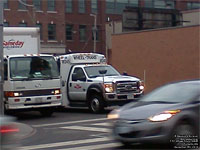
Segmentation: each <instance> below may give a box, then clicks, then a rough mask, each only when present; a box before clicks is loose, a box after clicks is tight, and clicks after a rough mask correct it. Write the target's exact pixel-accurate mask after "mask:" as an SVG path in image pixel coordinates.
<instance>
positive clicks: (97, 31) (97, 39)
mask: <svg viewBox="0 0 200 150" xmlns="http://www.w3.org/2000/svg"><path fill="white" fill-rule="evenodd" d="M94 30H95V29H94V27H93V30H92V31H93V32H92V40H93V41H94ZM99 31H100V27H99V26H97V28H96V41H99V37H100V36H99V33H100V32H99Z"/></svg>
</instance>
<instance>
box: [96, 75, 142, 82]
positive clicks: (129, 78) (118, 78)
mask: <svg viewBox="0 0 200 150" xmlns="http://www.w3.org/2000/svg"><path fill="white" fill-rule="evenodd" d="M93 81H103V77H96V78H95V79H93ZM117 81H139V79H138V78H136V77H132V76H122V75H120V76H105V77H104V82H114V83H116V82H117Z"/></svg>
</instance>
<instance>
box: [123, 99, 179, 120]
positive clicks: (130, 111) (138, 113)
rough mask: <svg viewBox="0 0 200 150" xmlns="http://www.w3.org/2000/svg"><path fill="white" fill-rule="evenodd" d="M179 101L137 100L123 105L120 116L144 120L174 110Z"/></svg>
mask: <svg viewBox="0 0 200 150" xmlns="http://www.w3.org/2000/svg"><path fill="white" fill-rule="evenodd" d="M179 105H180V104H179V103H163V102H142V101H141V102H135V103H131V104H128V105H125V106H123V107H121V109H120V112H119V113H120V118H121V119H127V120H143V119H147V118H149V117H151V116H153V115H156V114H160V113H162V112H164V111H167V110H174V109H177V108H178V107H179Z"/></svg>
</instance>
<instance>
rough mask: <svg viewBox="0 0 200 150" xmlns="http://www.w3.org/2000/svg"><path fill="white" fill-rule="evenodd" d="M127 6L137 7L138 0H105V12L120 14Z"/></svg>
mask: <svg viewBox="0 0 200 150" xmlns="http://www.w3.org/2000/svg"><path fill="white" fill-rule="evenodd" d="M127 6H132V7H138V0H106V13H107V14H122V13H123V10H124V9H125V8H126V7H127Z"/></svg>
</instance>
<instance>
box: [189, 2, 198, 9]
mask: <svg viewBox="0 0 200 150" xmlns="http://www.w3.org/2000/svg"><path fill="white" fill-rule="evenodd" d="M187 9H200V3H198V2H188V3H187Z"/></svg>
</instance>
